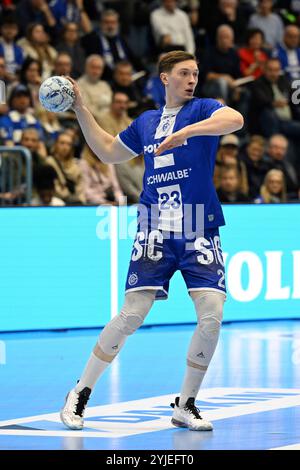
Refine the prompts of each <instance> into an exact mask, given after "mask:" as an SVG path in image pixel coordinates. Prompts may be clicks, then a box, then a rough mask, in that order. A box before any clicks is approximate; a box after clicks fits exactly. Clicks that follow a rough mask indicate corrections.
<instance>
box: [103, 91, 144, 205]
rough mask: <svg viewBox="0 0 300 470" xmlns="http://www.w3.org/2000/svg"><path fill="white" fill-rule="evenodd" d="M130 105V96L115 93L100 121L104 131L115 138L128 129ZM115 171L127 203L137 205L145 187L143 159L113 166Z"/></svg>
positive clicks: (135, 159)
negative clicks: (108, 108)
mask: <svg viewBox="0 0 300 470" xmlns="http://www.w3.org/2000/svg"><path fill="white" fill-rule="evenodd" d="M128 105H129V100H128V96H127V95H125V94H124V93H121V92H115V93H114V95H113V100H112V104H111V107H110V110H109V111H108V112H106V113H105V114H103V116H102V118H101V119H100V121H99V124H100V126H101V127H102V129H104V130H105V131H106V132H108V133H109V134H111V135H113V136H115V135H117V134H119V133H120V132H121V131H122V130H124V129H126V127H128V126H129V124H130V123H131V121H132V120H131V119H130V118H129V116H128V114H127V110H128ZM113 170H114V172H115V173H116V176H117V178H118V181H119V185H120V187H121V189H122V191H123V193H124V194H125V195H126V197H127V203H128V204H136V203H137V202H138V200H139V196H140V194H141V191H142V186H143V175H144V160H143V157H137V158H134V159H133V160H130V161H129V162H125V163H120V164H118V165H113Z"/></svg>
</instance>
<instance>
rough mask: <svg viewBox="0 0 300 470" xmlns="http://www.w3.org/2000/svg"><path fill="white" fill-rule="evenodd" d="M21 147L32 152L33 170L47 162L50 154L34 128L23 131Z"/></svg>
mask: <svg viewBox="0 0 300 470" xmlns="http://www.w3.org/2000/svg"><path fill="white" fill-rule="evenodd" d="M20 145H22V146H23V147H26V148H27V149H28V150H30V152H31V157H32V164H33V170H34V169H35V168H36V167H38V166H40V165H43V164H44V163H45V160H46V158H47V157H48V152H47V150H46V147H45V144H44V142H43V141H42V140H41V139H40V135H39V133H38V131H37V130H36V129H34V128H33V127H29V128H27V129H24V130H23V131H22V136H21V140H20Z"/></svg>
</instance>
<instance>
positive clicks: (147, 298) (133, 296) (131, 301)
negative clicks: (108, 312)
mask: <svg viewBox="0 0 300 470" xmlns="http://www.w3.org/2000/svg"><path fill="white" fill-rule="evenodd" d="M154 298H155V292H149V291H140V292H131V293H128V294H127V295H126V297H125V302H124V305H123V307H122V309H121V312H120V314H119V315H118V317H117V318H118V320H117V323H118V325H117V326H118V328H119V331H120V332H121V333H122V334H124V335H126V336H128V335H132V334H133V333H134V332H135V331H136V330H137V329H138V328H139V327H140V326H142V324H143V322H144V320H145V317H146V315H147V313H148V312H149V310H150V308H151V307H152V304H153V301H154Z"/></svg>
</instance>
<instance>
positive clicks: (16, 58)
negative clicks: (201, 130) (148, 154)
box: [0, 0, 300, 206]
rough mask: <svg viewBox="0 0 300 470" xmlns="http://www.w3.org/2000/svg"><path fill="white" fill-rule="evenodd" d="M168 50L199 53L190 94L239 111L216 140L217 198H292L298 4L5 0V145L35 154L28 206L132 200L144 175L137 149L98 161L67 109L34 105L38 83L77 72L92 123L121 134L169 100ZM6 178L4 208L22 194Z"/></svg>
mask: <svg viewBox="0 0 300 470" xmlns="http://www.w3.org/2000/svg"><path fill="white" fill-rule="evenodd" d="M175 49H181V50H186V51H188V52H191V53H194V54H195V55H196V57H197V60H198V62H199V70H200V78H199V83H198V86H197V89H196V96H198V97H212V98H215V99H218V100H220V101H221V102H222V103H225V104H228V105H229V106H232V107H233V108H235V109H237V110H239V111H240V112H241V113H242V114H243V116H244V118H245V126H244V128H243V129H242V130H241V131H239V132H237V133H236V134H230V135H227V136H223V137H222V138H221V139H220V147H219V150H218V153H217V160H216V169H215V175H214V181H215V186H216V189H217V192H218V195H219V199H220V201H221V202H222V203H244V202H248V203H250V202H254V203H280V202H296V201H299V194H300V193H299V181H300V107H299V103H300V1H296V0H277V1H272V0H240V1H239V0H207V1H206V0H178V1H176V0H148V1H144V0H119V1H118V0H110V1H105V0H49V1H47V0H19V1H18V0H2V2H1V6H0V80H1V81H3V82H4V83H5V85H6V101H5V102H4V101H3V103H0V145H5V146H16V145H22V146H24V147H26V148H27V149H28V150H29V151H30V152H31V155H32V175H33V195H32V201H31V204H32V205H53V206H63V205H78V204H79V205H81V204H84V205H89V204H90V205H98V204H109V205H111V204H113V205H122V204H134V203H137V201H138V197H139V194H140V192H141V190H142V182H143V173H144V162H143V156H142V155H140V156H138V157H137V158H135V159H133V160H131V161H129V162H126V163H122V164H118V165H107V164H103V163H102V162H101V161H100V160H99V159H98V158H97V157H96V156H95V155H94V154H93V152H92V151H91V150H90V149H89V147H88V146H87V145H86V144H85V142H84V139H83V136H82V134H81V132H80V129H79V127H78V124H77V121H76V119H75V114H74V112H73V111H72V110H70V111H67V112H64V113H58V114H53V113H50V112H48V111H46V110H45V109H43V108H42V107H41V105H40V103H39V100H38V91H39V86H40V84H41V82H42V81H43V80H44V79H46V78H47V77H49V76H51V75H69V76H71V77H73V78H74V79H75V80H77V82H78V85H79V87H80V89H81V92H82V95H83V98H84V101H85V103H86V105H87V106H88V108H89V109H90V111H91V112H92V114H93V116H94V117H95V119H96V120H97V122H98V123H99V124H100V125H101V126H102V127H103V128H104V129H105V130H106V131H107V132H109V133H110V134H111V135H117V134H118V133H119V132H120V131H122V130H123V129H124V128H126V127H127V126H128V125H129V124H130V122H131V121H132V119H134V118H135V117H137V116H138V115H139V114H140V113H142V112H143V111H145V110H147V109H153V108H155V107H156V108H159V107H161V106H163V105H164V104H165V103H164V89H163V86H162V84H161V82H160V79H159V76H158V74H157V68H156V66H157V61H158V59H159V58H160V57H161V56H162V54H164V53H166V52H169V51H171V50H175ZM0 173H1V159H0ZM1 181H2V180H1V178H0V205H15V204H19V203H20V193H19V192H18V191H14V189H13V188H11V189H10V190H9V191H7V190H6V189H4V188H2V187H1V184H2V183H1Z"/></svg>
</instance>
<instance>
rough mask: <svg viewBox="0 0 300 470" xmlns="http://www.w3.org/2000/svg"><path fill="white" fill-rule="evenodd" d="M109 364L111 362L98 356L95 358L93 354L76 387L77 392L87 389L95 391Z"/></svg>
mask: <svg viewBox="0 0 300 470" xmlns="http://www.w3.org/2000/svg"><path fill="white" fill-rule="evenodd" d="M109 364H110V362H105V361H102V360H101V359H99V358H98V357H97V356H95V354H94V353H92V354H91V355H90V358H89V360H88V362H87V364H86V366H85V369H84V371H83V373H82V376H81V377H80V380H79V382H78V384H77V385H76V387H75V390H76V392H80V391H81V390H83V389H84V388H85V387H89V388H90V389H93V388H94V386H95V385H96V382H97V380H98V379H99V377H100V375H101V374H102V373H103V372H104V371H105V369H106V368H107V367H108V366H109Z"/></svg>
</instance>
